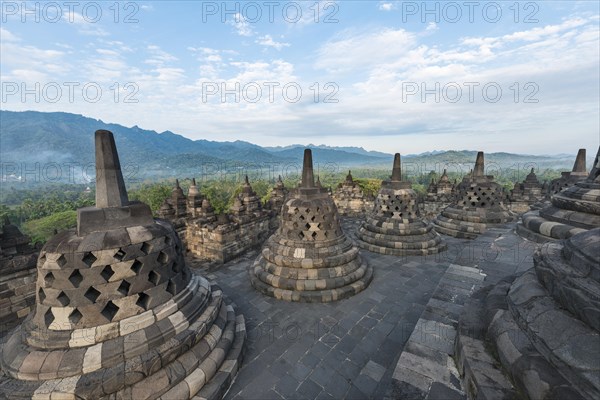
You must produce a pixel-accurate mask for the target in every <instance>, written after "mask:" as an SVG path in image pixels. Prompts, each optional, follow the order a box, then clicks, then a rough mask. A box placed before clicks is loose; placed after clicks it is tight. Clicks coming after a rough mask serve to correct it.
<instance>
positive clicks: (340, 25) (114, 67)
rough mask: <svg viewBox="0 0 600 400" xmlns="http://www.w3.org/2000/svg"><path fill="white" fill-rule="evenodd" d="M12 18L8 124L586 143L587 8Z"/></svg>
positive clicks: (463, 145) (374, 7) (145, 5)
mask: <svg viewBox="0 0 600 400" xmlns="http://www.w3.org/2000/svg"><path fill="white" fill-rule="evenodd" d="M21 4H22V3H21V2H20V1H19V2H6V1H4V2H2V25H1V32H0V33H1V36H0V40H1V49H0V50H1V61H0V62H1V64H0V67H1V69H0V75H1V79H2V103H1V106H2V108H3V109H7V110H38V111H66V112H73V113H78V114H83V115H85V116H89V117H93V118H98V119H102V120H103V121H105V122H115V123H120V124H123V125H126V126H133V125H138V126H140V127H142V128H145V129H154V130H157V131H159V132H161V131H164V130H171V131H173V132H175V133H179V134H182V135H184V136H187V137H189V138H193V139H200V138H203V139H209V140H238V139H240V140H247V141H250V142H253V143H257V144H260V145H267V146H268V145H288V144H293V143H302V144H308V143H314V144H327V145H332V146H335V145H338V146H347V145H352V146H362V147H364V148H366V149H369V150H380V151H386V152H396V151H397V152H402V153H416V152H422V151H428V150H444V149H473V150H484V151H488V152H491V151H507V152H518V153H532V154H543V153H573V154H574V153H575V152H576V151H577V149H578V148H580V147H587V148H588V151H589V152H590V153H595V151H596V149H597V146H598V144H599V132H600V127H599V120H600V115H599V108H600V100H599V92H600V85H599V75H600V55H599V48H600V43H599V42H600V39H599V37H600V33H599V3H598V2H596V1H583V2H555V1H544V2H541V1H540V2H515V1H510V2H470V3H469V2H462V1H459V2H427V3H424V2H420V1H419V2H400V1H398V2H396V1H382V2H378V1H338V2H334V1H320V2H317V1H302V2H300V1H298V2H279V1H272V2H268V1H257V2H221V1H218V2H191V1H185V2H184V1H180V2H177V1H169V2H167V1H164V2H159V1H157V2H154V1H153V2H122V3H119V4H118V14H117V12H116V11H117V8H115V7H114V3H113V2H105V3H104V2H85V1H84V2H76V4H75V5H73V6H72V8H71V9H69V5H68V4H67V3H63V2H60V1H58V2H55V3H52V5H47V6H45V8H44V4H49V3H44V2H41V3H38V4H39V8H37V9H36V5H35V3H27V6H26V10H25V9H23V7H22V6H21ZM497 5H499V6H500V8H499V9H498V7H497ZM425 7H426V9H425ZM99 10H101V14H99ZM284 12H285V14H284ZM36 19H37V21H36ZM36 84H37V85H38V86H36ZM84 87H85V88H86V94H84V93H82V89H83V88H84ZM57 88H59V89H60V92H59V91H58V89H57ZM69 88H71V90H72V91H73V96H72V98H70V96H69ZM283 88H285V91H284V90H283ZM23 89H27V90H29V91H30V93H29V94H27V93H26V92H24V91H23ZM98 89H100V90H101V92H98ZM224 89H225V90H227V89H228V90H229V92H227V93H228V94H224V92H223V90H224ZM299 90H300V91H299ZM36 93H37V94H39V99H36V97H35V94H36ZM270 94H271V96H269V95H270ZM117 95H118V96H117ZM131 101H135V102H131Z"/></svg>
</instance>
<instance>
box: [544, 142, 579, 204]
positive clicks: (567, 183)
mask: <svg viewBox="0 0 600 400" xmlns="http://www.w3.org/2000/svg"><path fill="white" fill-rule="evenodd" d="M585 157H586V151H585V149H579V151H578V152H577V157H576V158H575V162H574V163H573V169H572V170H571V171H568V172H561V176H560V178H556V179H553V180H551V181H550V184H549V185H548V197H551V196H553V195H555V194H556V193H560V192H561V191H563V190H565V189H566V188H568V187H571V186H573V185H575V184H576V183H577V182H580V181H583V180H585V179H586V178H587V176H588V173H587V170H586V167H585V164H586V163H585Z"/></svg>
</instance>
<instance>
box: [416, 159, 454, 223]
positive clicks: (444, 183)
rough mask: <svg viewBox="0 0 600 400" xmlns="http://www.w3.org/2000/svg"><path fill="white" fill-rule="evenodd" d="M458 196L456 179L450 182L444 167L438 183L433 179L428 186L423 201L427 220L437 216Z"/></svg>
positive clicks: (424, 214) (424, 215)
mask: <svg viewBox="0 0 600 400" xmlns="http://www.w3.org/2000/svg"><path fill="white" fill-rule="evenodd" d="M455 198H456V181H455V182H454V183H452V182H450V179H449V178H448V172H447V170H446V169H444V172H443V173H442V176H441V177H440V179H439V180H438V181H437V183H436V182H435V181H434V180H433V178H432V179H431V183H430V184H429V186H428V187H427V194H426V195H425V198H424V199H423V202H422V203H421V207H422V210H423V217H424V218H425V219H427V220H432V219H433V218H435V217H436V216H437V215H438V214H439V213H440V212H441V211H442V210H443V209H444V208H446V207H448V206H449V205H450V204H452V203H453V202H454V200H455Z"/></svg>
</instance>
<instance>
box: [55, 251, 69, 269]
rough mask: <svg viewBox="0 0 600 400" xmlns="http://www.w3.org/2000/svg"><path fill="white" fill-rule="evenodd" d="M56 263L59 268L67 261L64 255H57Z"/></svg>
mask: <svg viewBox="0 0 600 400" xmlns="http://www.w3.org/2000/svg"><path fill="white" fill-rule="evenodd" d="M56 263H57V264H58V265H59V267H61V268H62V267H64V266H65V264H66V263H67V259H66V257H65V255H64V254H61V255H60V257H58V258H57V259H56Z"/></svg>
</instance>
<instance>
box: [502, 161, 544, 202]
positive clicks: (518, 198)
mask: <svg viewBox="0 0 600 400" xmlns="http://www.w3.org/2000/svg"><path fill="white" fill-rule="evenodd" d="M543 198H544V192H543V190H542V184H541V183H540V181H539V180H538V178H537V176H536V174H535V171H534V168H531V172H530V173H529V174H527V176H526V177H525V180H524V181H523V182H516V183H515V186H514V188H513V190H511V191H510V196H509V207H510V209H511V211H514V212H516V213H524V212H527V211H529V208H530V207H531V205H533V204H535V203H537V202H539V201H541V200H542V199H543Z"/></svg>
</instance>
